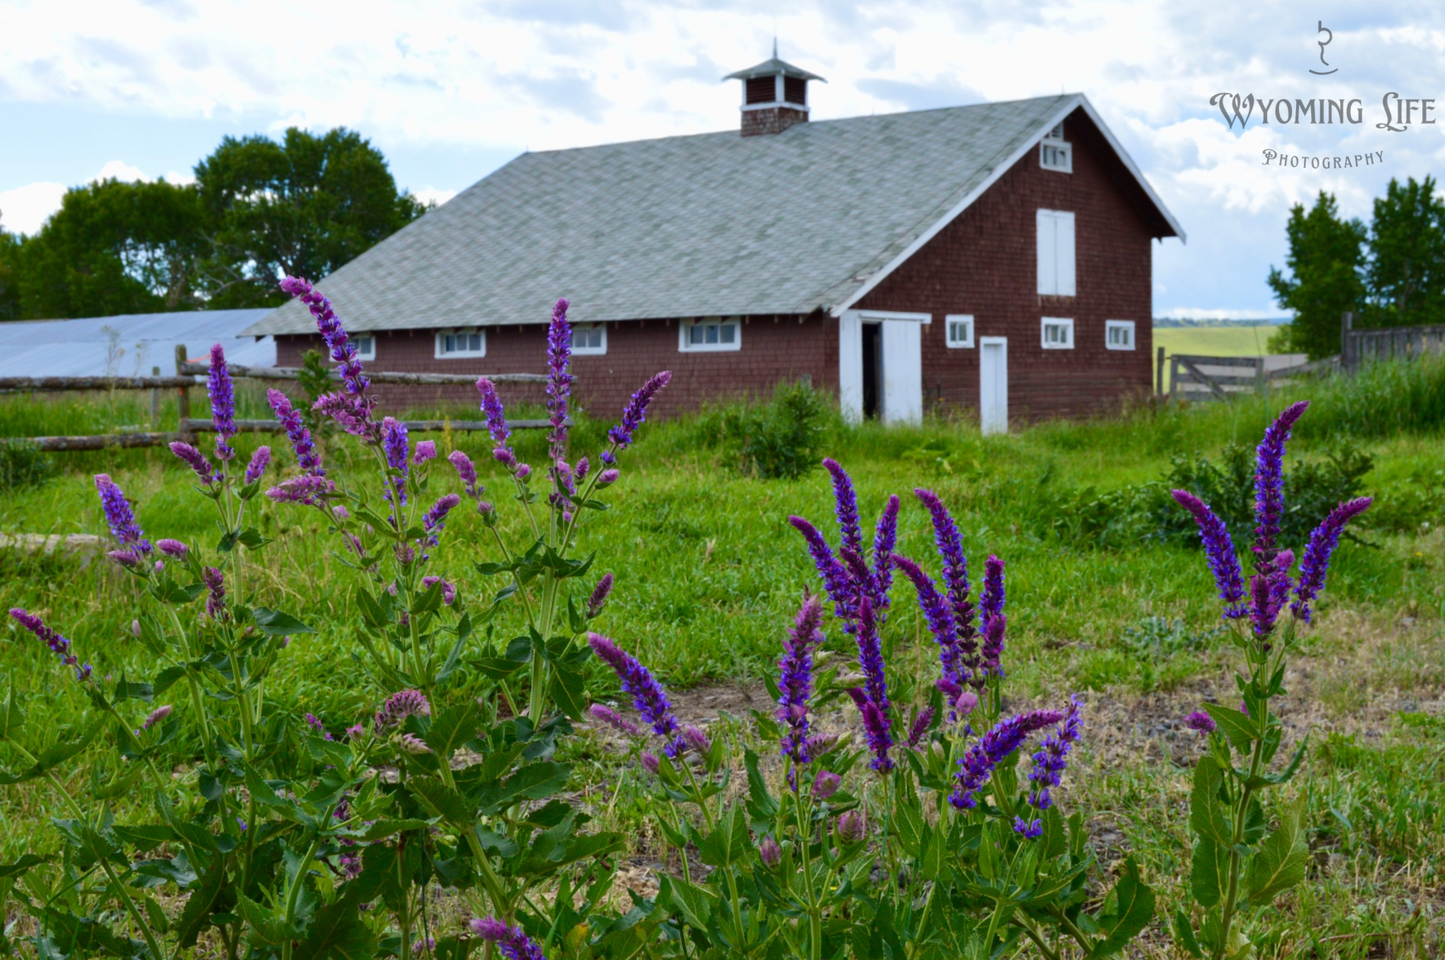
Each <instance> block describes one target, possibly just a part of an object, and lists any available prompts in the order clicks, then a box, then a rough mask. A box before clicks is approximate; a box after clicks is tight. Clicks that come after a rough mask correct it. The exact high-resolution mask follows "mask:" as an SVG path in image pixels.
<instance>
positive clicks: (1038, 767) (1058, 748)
mask: <svg viewBox="0 0 1445 960" xmlns="http://www.w3.org/2000/svg"><path fill="white" fill-rule="evenodd" d="M1082 709H1083V704H1082V703H1080V702H1079V698H1078V697H1071V698H1070V699H1069V711H1068V713H1067V714H1066V715H1065V717H1064V722H1063V724H1062V725H1060V726H1059V728H1058V729H1057V730H1055V731H1054V732H1053V733H1050V734H1048V735H1047V736H1045V737H1044V741H1043V743H1041V744H1039V751H1038V752H1037V753H1035V754H1034V757H1033V760H1034V767H1033V770H1032V771H1030V772H1029V782H1031V783H1032V784H1033V789H1032V790H1030V791H1029V806H1031V807H1033V808H1034V809H1035V810H1040V811H1042V810H1047V809H1048V808H1049V807H1050V806H1051V805H1052V804H1053V802H1054V801H1053V797H1052V796H1051V795H1050V793H1049V791H1050V790H1052V789H1053V788H1054V787H1057V786H1058V785H1059V779H1060V778H1061V777H1062V776H1063V774H1064V768H1065V767H1066V766H1068V762H1069V751H1070V750H1072V749H1073V747H1074V744H1076V743H1078V742H1079V736H1080V735H1081V734H1082V732H1083V719H1082V717H1081V716H1080V710H1082Z"/></svg>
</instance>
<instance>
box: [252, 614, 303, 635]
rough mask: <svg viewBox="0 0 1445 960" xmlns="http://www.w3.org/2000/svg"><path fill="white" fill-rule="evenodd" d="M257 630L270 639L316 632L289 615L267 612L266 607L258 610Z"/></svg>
mask: <svg viewBox="0 0 1445 960" xmlns="http://www.w3.org/2000/svg"><path fill="white" fill-rule="evenodd" d="M256 628H257V629H258V630H260V631H261V632H262V633H264V634H266V636H268V637H282V636H295V635H296V634H298V633H315V632H316V631H315V630H313V629H311V628H310V627H308V626H307V625H306V624H304V623H302V622H301V621H300V620H297V619H296V618H295V617H293V616H291V614H289V613H281V612H280V611H277V610H267V609H266V608H265V607H257V608H256Z"/></svg>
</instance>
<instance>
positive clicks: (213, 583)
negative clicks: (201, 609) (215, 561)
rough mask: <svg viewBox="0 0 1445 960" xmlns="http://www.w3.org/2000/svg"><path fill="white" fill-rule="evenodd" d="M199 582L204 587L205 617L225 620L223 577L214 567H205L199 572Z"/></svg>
mask: <svg viewBox="0 0 1445 960" xmlns="http://www.w3.org/2000/svg"><path fill="white" fill-rule="evenodd" d="M201 582H202V583H204V584H205V585H206V616H208V617H210V618H211V619H212V620H225V619H226V618H227V615H226V578H225V576H224V575H223V574H222V573H221V571H220V570H218V569H216V568H215V567H206V568H205V569H204V570H202V571H201Z"/></svg>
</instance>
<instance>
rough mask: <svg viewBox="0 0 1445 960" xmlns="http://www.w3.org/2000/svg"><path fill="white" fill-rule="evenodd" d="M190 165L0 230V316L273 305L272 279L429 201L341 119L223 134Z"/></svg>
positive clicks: (309, 268) (350, 248) (328, 255)
mask: <svg viewBox="0 0 1445 960" xmlns="http://www.w3.org/2000/svg"><path fill="white" fill-rule="evenodd" d="M194 172H195V177H196V179H195V182H194V183H192V184H185V185H180V184H173V183H167V182H165V181H156V182H153V183H146V182H136V183H125V182H122V181H119V180H103V181H98V182H93V183H89V184H86V185H85V186H80V187H74V188H72V189H70V190H68V191H67V192H66V194H65V197H64V200H63V201H62V203H61V207H60V209H59V210H57V211H56V212H55V213H54V214H53V215H52V216H51V217H50V219H49V220H47V221H46V223H45V225H44V226H43V227H41V228H40V230H38V231H37V232H36V233H34V234H32V235H29V236H21V235H16V234H13V233H9V232H6V231H4V230H3V229H0V320H21V319H51V318H66V317H98V316H109V315H113V314H120V313H160V312H165V311H173V310H201V309H211V310H215V309H226V308H238V307H266V306H273V305H276V304H279V303H281V302H282V301H283V300H285V299H286V298H285V295H284V294H282V293H280V291H279V290H278V289H277V287H276V281H277V280H278V279H279V278H280V277H282V276H284V275H286V274H291V275H294V276H304V277H308V278H312V279H316V278H320V277H324V276H326V275H327V274H328V273H330V272H331V271H333V270H335V269H336V268H337V267H340V266H341V265H342V264H344V263H346V262H347V261H349V260H351V259H352V258H354V257H356V256H357V255H358V254H360V253H361V252H362V251H364V250H366V249H367V248H368V247H370V246H372V245H373V244H375V243H377V242H378V241H380V240H383V239H385V238H386V237H388V236H390V235H391V234H393V233H395V232H396V231H397V230H399V229H401V228H402V227H404V226H406V225H407V224H408V223H410V222H412V221H413V220H415V219H416V218H417V217H419V216H421V215H422V214H423V213H425V212H426V210H427V207H426V206H425V205H423V204H422V203H421V202H419V201H418V200H417V199H416V198H415V197H414V196H412V195H411V194H410V193H409V192H406V191H402V190H398V188H397V185H396V181H395V179H393V177H392V175H391V171H390V169H389V168H388V166H387V163H386V158H385V157H384V156H382V154H381V151H379V150H377V149H376V148H375V147H373V146H372V145H371V143H370V142H369V141H367V140H366V139H365V138H363V137H362V136H361V135H360V134H357V133H355V132H354V131H351V130H346V129H344V128H336V129H333V130H331V131H329V132H327V133H324V134H312V133H308V132H307V131H305V130H300V129H297V128H294V127H293V128H291V129H288V130H287V131H286V132H285V134H284V135H283V136H282V137H281V139H280V140H279V141H277V140H273V139H271V138H270V137H266V136H261V135H254V136H248V137H241V138H236V137H229V136H228V137H226V138H225V139H223V140H222V141H221V144H220V146H218V147H217V148H216V149H215V151H214V152H213V153H212V154H211V155H210V156H208V157H206V158H205V159H204V160H202V161H201V162H200V163H198V164H196V166H195V168H194ZM0 213H3V211H0Z"/></svg>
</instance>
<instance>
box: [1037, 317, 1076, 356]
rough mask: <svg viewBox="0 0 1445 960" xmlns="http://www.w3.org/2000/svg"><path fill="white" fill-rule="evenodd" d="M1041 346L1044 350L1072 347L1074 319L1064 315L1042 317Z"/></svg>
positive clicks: (1069, 348)
mask: <svg viewBox="0 0 1445 960" xmlns="http://www.w3.org/2000/svg"><path fill="white" fill-rule="evenodd" d="M1042 329H1043V348H1044V349H1045V350H1072V349H1074V321H1073V320H1070V319H1067V318H1064V317H1044V318H1043V328H1042Z"/></svg>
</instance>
